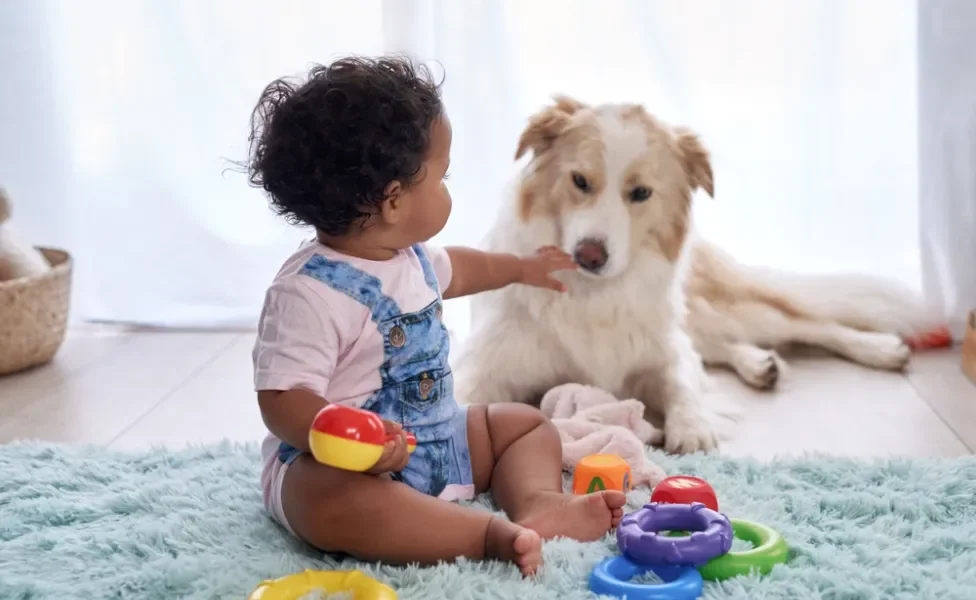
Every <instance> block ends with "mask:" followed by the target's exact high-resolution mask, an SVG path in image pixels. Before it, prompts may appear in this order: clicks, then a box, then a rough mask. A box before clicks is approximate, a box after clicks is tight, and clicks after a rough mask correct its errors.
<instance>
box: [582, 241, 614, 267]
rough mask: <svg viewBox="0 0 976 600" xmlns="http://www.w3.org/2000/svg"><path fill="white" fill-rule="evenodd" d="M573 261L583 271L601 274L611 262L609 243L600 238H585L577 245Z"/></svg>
mask: <svg viewBox="0 0 976 600" xmlns="http://www.w3.org/2000/svg"><path fill="white" fill-rule="evenodd" d="M573 260H574V261H575V262H576V264H578V265H579V266H580V267H581V268H582V269H583V270H585V271H589V272H590V273H599V272H600V271H602V270H603V268H604V267H606V266H607V261H608V260H610V252H609V251H608V250H607V243H606V242H605V241H603V240H601V239H599V238H585V239H583V240H581V241H580V242H579V243H578V244H576V248H575V249H574V250H573Z"/></svg>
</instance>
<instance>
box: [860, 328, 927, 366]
mask: <svg viewBox="0 0 976 600" xmlns="http://www.w3.org/2000/svg"><path fill="white" fill-rule="evenodd" d="M848 350H849V351H850V355H851V356H850V358H851V359H853V360H854V361H856V362H858V363H860V364H862V365H864V366H866V367H874V368H876V369H885V370H888V371H901V370H902V369H904V368H905V367H907V366H908V361H910V360H911V358H912V350H911V348H909V347H908V344H906V343H905V342H904V341H903V340H902V339H901V338H900V337H898V336H897V335H892V334H890V333H873V332H861V333H859V334H858V336H857V339H856V340H855V341H853V342H852V343H850V344H849V345H848Z"/></svg>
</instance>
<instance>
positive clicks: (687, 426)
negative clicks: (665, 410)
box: [664, 409, 718, 454]
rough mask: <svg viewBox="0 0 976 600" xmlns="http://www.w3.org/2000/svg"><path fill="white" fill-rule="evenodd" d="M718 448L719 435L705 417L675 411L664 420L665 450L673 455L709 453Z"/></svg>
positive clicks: (684, 411) (691, 412)
mask: <svg viewBox="0 0 976 600" xmlns="http://www.w3.org/2000/svg"><path fill="white" fill-rule="evenodd" d="M717 447H718V435H717V434H716V432H715V429H714V428H713V427H712V425H711V424H710V423H709V422H708V421H707V420H706V419H705V417H704V415H701V414H699V413H698V412H697V411H688V410H680V409H679V410H675V411H672V412H671V413H670V414H668V416H667V417H666V418H665V420H664V449H665V450H666V451H668V452H670V453H672V454H690V453H692V452H708V451H710V450H714V449H715V448H717Z"/></svg>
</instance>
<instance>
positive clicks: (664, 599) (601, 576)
mask: <svg viewBox="0 0 976 600" xmlns="http://www.w3.org/2000/svg"><path fill="white" fill-rule="evenodd" d="M648 571H652V572H653V573H654V574H655V575H657V576H658V577H660V578H661V579H663V580H664V583H659V584H655V583H630V580H631V579H633V578H634V577H637V576H640V575H643V574H644V573H647V572H648ZM590 591H591V592H593V593H594V594H602V595H606V596H613V597H615V598H627V600H697V598H698V597H699V596H701V593H702V576H701V574H699V573H698V570H697V569H695V568H694V567H676V566H663V565H658V566H653V567H647V566H641V565H638V564H636V563H635V562H633V561H631V560H630V559H628V558H627V557H625V556H615V557H613V558H607V559H605V560H604V561H603V562H601V563H600V564H598V565H597V566H596V567H595V568H594V569H593V571H592V572H591V573H590Z"/></svg>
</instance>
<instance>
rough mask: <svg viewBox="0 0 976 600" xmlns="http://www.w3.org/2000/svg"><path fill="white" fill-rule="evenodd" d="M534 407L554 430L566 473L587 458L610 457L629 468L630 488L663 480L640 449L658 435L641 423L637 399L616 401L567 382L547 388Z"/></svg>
mask: <svg viewBox="0 0 976 600" xmlns="http://www.w3.org/2000/svg"><path fill="white" fill-rule="evenodd" d="M540 408H541V409H542V412H543V413H544V414H545V415H546V416H547V417H549V418H550V419H551V420H552V423H553V425H555V426H556V429H557V430H559V438H560V439H561V440H562V443H563V467H564V468H565V469H566V470H569V471H572V470H573V469H574V468H575V467H576V463H577V462H578V461H579V460H580V459H581V458H583V457H584V456H587V455H589V454H616V455H617V456H620V457H621V458H623V459H624V460H626V461H627V464H629V465H630V470H631V474H632V477H633V481H634V485H635V486H637V485H647V486H654V485H656V484H657V482H659V481H660V480H661V479H662V478H664V476H665V473H664V470H663V469H661V467H659V466H658V465H656V464H654V463H653V462H651V461H650V460H648V458H647V452H646V451H647V448H646V445H647V444H654V443H660V442H661V440H662V439H663V437H664V433H663V432H662V431H661V430H660V429H657V428H656V427H654V426H653V425H651V424H650V423H648V422H647V421H646V420H644V405H643V404H642V403H641V402H640V401H639V400H618V399H617V398H616V397H614V396H613V395H612V394H610V393H608V392H605V391H603V390H601V389H599V388H595V387H592V386H586V385H578V384H575V383H571V384H566V385H561V386H558V387H555V388H553V389H551V390H549V391H548V392H547V393H546V395H545V396H544V397H543V398H542V404H541V405H540Z"/></svg>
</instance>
